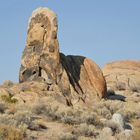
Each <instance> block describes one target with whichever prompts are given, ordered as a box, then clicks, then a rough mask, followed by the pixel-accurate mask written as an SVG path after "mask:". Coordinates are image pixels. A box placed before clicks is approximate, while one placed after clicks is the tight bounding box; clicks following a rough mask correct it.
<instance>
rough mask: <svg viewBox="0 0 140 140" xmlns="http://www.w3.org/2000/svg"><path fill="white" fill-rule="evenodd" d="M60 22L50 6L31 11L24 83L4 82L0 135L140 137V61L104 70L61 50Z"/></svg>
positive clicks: (23, 138) (22, 138) (97, 139)
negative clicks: (58, 38) (58, 22)
mask: <svg viewBox="0 0 140 140" xmlns="http://www.w3.org/2000/svg"><path fill="white" fill-rule="evenodd" d="M57 28H58V24H57V16H56V14H55V13H54V12H53V11H51V10H50V9H48V8H38V9H37V10H35V11H34V12H33V13H32V16H31V18H30V20H29V26H28V33H27V41H26V47H25V49H24V52H23V56H22V61H21V68H20V74H19V83H13V82H11V81H6V82H5V83H3V85H1V86H0V140H139V137H140V135H139V131H140V91H139V68H140V67H139V62H132V61H122V62H115V63H111V64H107V66H105V68H104V69H103V73H104V76H103V73H102V71H101V70H100V68H99V67H98V66H97V64H96V63H95V62H93V61H92V60H90V59H88V58H86V57H83V56H73V55H69V56H65V55H64V54H62V53H60V52H59V45H58V40H57ZM104 77H105V78H104ZM116 77H117V78H116ZM128 79H129V84H128ZM110 81H111V82H110ZM106 83H107V87H106ZM122 83H123V84H122ZM118 85H119V86H118ZM132 87H133V88H132ZM107 88H108V92H107ZM134 89H135V90H134Z"/></svg>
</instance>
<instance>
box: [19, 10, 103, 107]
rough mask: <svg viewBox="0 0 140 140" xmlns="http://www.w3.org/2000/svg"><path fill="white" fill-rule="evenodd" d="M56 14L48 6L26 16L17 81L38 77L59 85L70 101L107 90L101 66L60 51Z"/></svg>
mask: <svg viewBox="0 0 140 140" xmlns="http://www.w3.org/2000/svg"><path fill="white" fill-rule="evenodd" d="M57 28H58V24H57V16H56V14H55V13H54V12H53V11H51V10H50V9H48V8H38V9H37V10H35V11H34V12H33V14H32V16H31V18H30V20H29V27H28V34H27V41H26V47H25V50H24V52H23V56H22V61H21V69H20V76H19V81H20V82H25V81H40V82H44V83H46V86H47V87H48V88H47V90H48V91H51V90H55V88H56V86H57V87H58V88H59V89H60V91H61V92H62V94H63V96H64V97H65V98H66V100H67V102H68V104H69V105H71V104H74V103H76V102H78V101H79V100H82V101H83V102H86V101H92V100H93V99H94V98H95V97H96V96H98V97H99V98H103V97H104V96H105V94H106V82H105V80H104V77H103V74H102V72H101V70H100V68H99V67H98V66H97V65H96V64H95V63H94V62H93V61H91V60H90V59H88V58H85V57H83V56H65V55H63V54H60V53H59V45H58V40H57Z"/></svg>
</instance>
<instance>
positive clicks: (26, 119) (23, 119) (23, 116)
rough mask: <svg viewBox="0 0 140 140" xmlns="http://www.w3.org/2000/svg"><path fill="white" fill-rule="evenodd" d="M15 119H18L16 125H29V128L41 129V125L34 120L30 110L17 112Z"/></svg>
mask: <svg viewBox="0 0 140 140" xmlns="http://www.w3.org/2000/svg"><path fill="white" fill-rule="evenodd" d="M14 119H15V120H16V126H19V127H22V126H27V129H31V130H39V126H38V125H37V124H36V123H35V122H34V118H33V116H32V114H31V113H30V112H28V111H26V112H17V113H16V114H14Z"/></svg>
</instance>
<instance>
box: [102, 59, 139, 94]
mask: <svg viewBox="0 0 140 140" xmlns="http://www.w3.org/2000/svg"><path fill="white" fill-rule="evenodd" d="M103 74H104V76H105V79H106V82H107V87H108V89H111V90H129V91H133V92H140V61H132V60H131V61H130V60H126V61H116V62H112V63H108V64H107V65H106V66H105V67H104V68H103Z"/></svg>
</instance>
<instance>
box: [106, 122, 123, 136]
mask: <svg viewBox="0 0 140 140" xmlns="http://www.w3.org/2000/svg"><path fill="white" fill-rule="evenodd" d="M105 127H109V128H111V129H112V132H113V133H114V134H116V133H120V132H121V131H122V129H121V128H120V126H119V125H118V124H117V123H115V122H113V121H107V122H106V123H105Z"/></svg>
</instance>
